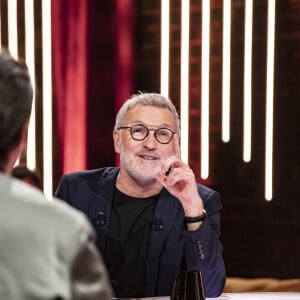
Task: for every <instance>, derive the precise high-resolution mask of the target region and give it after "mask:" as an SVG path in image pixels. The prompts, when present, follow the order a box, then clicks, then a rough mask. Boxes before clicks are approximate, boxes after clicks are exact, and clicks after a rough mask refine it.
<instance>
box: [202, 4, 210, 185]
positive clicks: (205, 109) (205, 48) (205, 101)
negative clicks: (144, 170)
mask: <svg viewBox="0 0 300 300" xmlns="http://www.w3.org/2000/svg"><path fill="white" fill-rule="evenodd" d="M209 28H210V1H207V0H202V61H201V66H202V68H201V178H203V179H206V178H207V177H208V170H209V39H210V36H209Z"/></svg>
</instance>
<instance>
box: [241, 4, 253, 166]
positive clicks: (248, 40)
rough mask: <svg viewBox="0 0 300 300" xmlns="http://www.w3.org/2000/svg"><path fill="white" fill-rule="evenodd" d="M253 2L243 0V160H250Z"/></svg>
mask: <svg viewBox="0 0 300 300" xmlns="http://www.w3.org/2000/svg"><path fill="white" fill-rule="evenodd" d="M252 11H253V2H252V0H245V37H244V39H245V47H244V48H245V49H244V113H243V115H244V132H243V147H244V149H243V150H244V151H243V159H244V161H245V162H249V161H250V160H251V123H252V120H251V119H252V118H251V114H252V23H253V20H252V18H253V16H252V14H253V12H252Z"/></svg>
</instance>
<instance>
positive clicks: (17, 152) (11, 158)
mask: <svg viewBox="0 0 300 300" xmlns="http://www.w3.org/2000/svg"><path fill="white" fill-rule="evenodd" d="M27 132H28V123H25V124H24V126H23V128H22V129H21V133H20V135H19V141H18V143H17V144H16V145H15V147H14V148H12V149H11V151H10V152H9V153H8V157H7V162H6V165H5V169H4V172H5V173H7V174H11V171H12V169H13V167H14V165H15V163H16V161H17V160H18V158H19V157H20V156H21V154H22V151H23V149H24V147H25V145H26V141H27Z"/></svg>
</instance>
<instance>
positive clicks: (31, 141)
mask: <svg viewBox="0 0 300 300" xmlns="http://www.w3.org/2000/svg"><path fill="white" fill-rule="evenodd" d="M24 5H25V59H26V64H27V66H28V70H29V73H30V76H31V81H32V85H33V90H34V91H35V59H34V48H35V47H34V5H33V0H26V1H24ZM35 129H36V124H35V93H34V96H33V102H32V111H31V117H30V121H29V128H28V140H27V155H26V156H27V166H28V168H29V169H35V168H36V142H35V135H36V130H35Z"/></svg>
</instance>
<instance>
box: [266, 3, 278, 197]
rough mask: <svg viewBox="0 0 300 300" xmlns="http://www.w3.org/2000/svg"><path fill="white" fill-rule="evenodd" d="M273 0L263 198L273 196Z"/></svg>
mask: <svg viewBox="0 0 300 300" xmlns="http://www.w3.org/2000/svg"><path fill="white" fill-rule="evenodd" d="M275 5H276V1H275V0H269V1H268V36H267V84H266V145H265V151H266V153H265V161H266V162H265V164H266V165H265V198H266V200H268V201H270V200H271V199H272V197H273V105H274V103H273V102H274V99H273V98H274V52H275V23H276V21H275Z"/></svg>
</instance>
